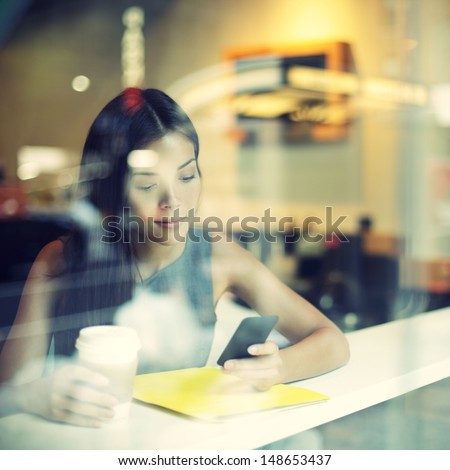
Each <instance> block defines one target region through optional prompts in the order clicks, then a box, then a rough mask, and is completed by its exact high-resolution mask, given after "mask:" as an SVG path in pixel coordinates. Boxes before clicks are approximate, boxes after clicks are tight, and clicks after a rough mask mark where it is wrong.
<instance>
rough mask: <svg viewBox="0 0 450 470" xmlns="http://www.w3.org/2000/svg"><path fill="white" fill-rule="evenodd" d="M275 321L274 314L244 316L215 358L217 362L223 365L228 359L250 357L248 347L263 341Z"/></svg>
mask: <svg viewBox="0 0 450 470" xmlns="http://www.w3.org/2000/svg"><path fill="white" fill-rule="evenodd" d="M277 321H278V317H277V316H276V315H271V316H268V317H247V318H244V319H243V320H242V321H241V323H240V324H239V326H238V327H237V330H236V331H235V332H234V334H233V336H232V337H231V339H230V341H229V342H228V344H227V346H226V347H225V349H224V350H223V353H222V354H221V355H220V357H219V359H218V360H217V364H219V365H220V366H223V364H224V363H225V362H226V361H228V360H229V359H242V358H244V357H250V356H251V355H250V354H249V353H248V351H247V349H248V347H249V346H251V345H252V344H260V343H264V342H265V341H266V339H267V337H268V336H269V334H270V332H271V331H272V329H273V327H274V326H275V325H276V323H277Z"/></svg>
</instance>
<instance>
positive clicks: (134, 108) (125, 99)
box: [122, 87, 144, 115]
mask: <svg viewBox="0 0 450 470" xmlns="http://www.w3.org/2000/svg"><path fill="white" fill-rule="evenodd" d="M122 105H123V108H124V111H125V112H126V113H127V114H130V115H133V114H135V113H137V112H138V111H140V110H141V109H142V107H143V106H144V97H143V96H142V90H141V89H140V88H137V87H130V88H127V89H126V90H125V91H124V92H123V94H122Z"/></svg>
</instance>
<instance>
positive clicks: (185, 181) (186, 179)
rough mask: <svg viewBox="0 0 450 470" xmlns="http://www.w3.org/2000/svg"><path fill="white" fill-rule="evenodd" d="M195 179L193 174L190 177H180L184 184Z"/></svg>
mask: <svg viewBox="0 0 450 470" xmlns="http://www.w3.org/2000/svg"><path fill="white" fill-rule="evenodd" d="M194 178H195V173H193V174H192V175H186V176H180V178H179V179H180V181H183V182H184V183H187V182H188V181H191V180H193V179H194Z"/></svg>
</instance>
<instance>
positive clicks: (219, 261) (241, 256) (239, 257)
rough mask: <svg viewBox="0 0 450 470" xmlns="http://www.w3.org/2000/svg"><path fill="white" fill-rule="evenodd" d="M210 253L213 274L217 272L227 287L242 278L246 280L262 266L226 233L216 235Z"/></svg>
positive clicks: (230, 286) (238, 282)
mask: <svg viewBox="0 0 450 470" xmlns="http://www.w3.org/2000/svg"><path fill="white" fill-rule="evenodd" d="M211 254H212V266H213V274H214V273H218V274H219V276H218V277H220V279H221V280H222V282H223V283H225V284H226V287H227V288H232V287H233V286H235V285H236V284H240V282H241V281H242V280H244V279H245V280H247V282H248V280H249V279H251V278H254V276H255V275H257V274H258V273H259V272H260V270H261V269H262V268H263V267H262V266H261V263H260V262H259V260H258V259H257V258H256V257H255V256H253V255H252V254H251V253H250V252H249V251H248V250H246V249H245V248H243V247H242V246H240V245H239V243H237V242H235V241H233V240H232V239H231V238H230V237H228V236H226V235H221V236H217V237H216V239H215V241H214V242H213V243H212V249H211Z"/></svg>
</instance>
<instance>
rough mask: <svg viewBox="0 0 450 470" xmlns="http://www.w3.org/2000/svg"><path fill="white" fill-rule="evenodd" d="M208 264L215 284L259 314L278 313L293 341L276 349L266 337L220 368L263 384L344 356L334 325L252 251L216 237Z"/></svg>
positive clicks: (322, 368) (332, 365) (318, 370)
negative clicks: (249, 352)
mask: <svg viewBox="0 0 450 470" xmlns="http://www.w3.org/2000/svg"><path fill="white" fill-rule="evenodd" d="M214 265H215V267H214ZM213 269H214V270H213V278H215V286H217V289H218V290H220V291H223V290H229V291H231V292H233V293H234V294H236V295H237V296H238V297H240V298H241V299H243V300H244V301H245V302H246V303H248V305H250V307H252V308H253V309H254V310H255V311H256V312H258V313H259V314H260V315H278V316H279V321H278V324H277V330H278V331H279V332H280V333H282V334H283V335H284V336H285V337H286V338H287V339H288V340H289V341H290V342H291V344H292V345H291V346H289V347H287V348H285V349H283V350H281V351H278V348H277V346H276V345H275V344H273V343H271V342H267V343H265V344H264V345H257V347H256V349H255V351H253V352H252V354H254V357H253V358H250V359H241V360H238V361H232V362H231V363H230V364H225V370H229V371H230V372H232V373H233V374H235V375H239V376H242V377H246V378H249V379H250V380H253V381H254V382H255V383H256V384H257V385H258V386H259V387H260V388H265V387H267V386H270V385H273V384H274V383H280V382H291V381H294V380H300V379H304V378H307V377H312V376H316V375H319V374H322V373H324V372H328V371H330V370H333V369H336V368H338V367H340V366H342V365H344V364H345V363H346V362H347V361H348V359H349V349H348V343H347V340H346V338H345V336H344V335H343V334H342V332H341V331H340V330H339V328H337V326H336V325H335V324H334V323H333V322H332V321H331V320H329V319H328V318H327V317H326V316H325V315H323V314H322V313H321V312H320V311H318V310H317V309H316V308H315V307H314V306H313V305H311V304H310V303H309V302H307V301H306V300H305V299H303V298H302V297H301V296H299V295H298V294H296V293H295V292H294V291H293V290H291V289H290V288H289V287H287V286H286V285H285V284H283V283H282V282H281V281H280V280H279V279H278V278H277V277H276V276H275V275H274V274H273V273H271V272H270V270H268V269H267V268H266V267H265V266H264V265H263V264H262V263H260V262H259V261H258V260H257V259H256V258H255V257H254V256H253V255H252V254H251V253H249V252H248V251H246V250H244V249H243V248H241V247H240V246H238V245H237V244H235V243H231V242H226V241H225V240H222V241H220V242H217V243H216V244H213Z"/></svg>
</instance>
